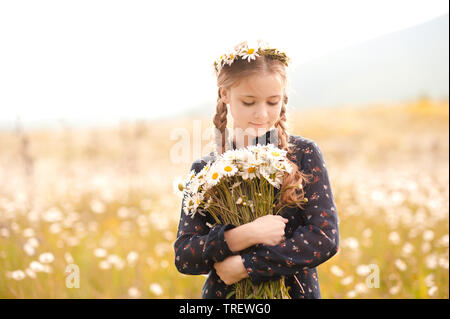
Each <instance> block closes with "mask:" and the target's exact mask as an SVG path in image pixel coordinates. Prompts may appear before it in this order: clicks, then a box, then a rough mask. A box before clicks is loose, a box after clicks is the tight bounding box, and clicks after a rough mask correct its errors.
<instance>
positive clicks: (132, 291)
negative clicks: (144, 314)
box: [128, 287, 141, 298]
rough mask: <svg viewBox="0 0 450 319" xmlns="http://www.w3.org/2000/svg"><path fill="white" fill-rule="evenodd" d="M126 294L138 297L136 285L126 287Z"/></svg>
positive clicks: (138, 292)
mask: <svg viewBox="0 0 450 319" xmlns="http://www.w3.org/2000/svg"><path fill="white" fill-rule="evenodd" d="M128 296H130V297H131V298H139V297H140V296H141V292H140V291H139V289H137V288H136V287H130V288H129V289H128Z"/></svg>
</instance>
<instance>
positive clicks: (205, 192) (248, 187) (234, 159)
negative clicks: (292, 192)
mask: <svg viewBox="0 0 450 319" xmlns="http://www.w3.org/2000/svg"><path fill="white" fill-rule="evenodd" d="M286 153H287V152H286V151H285V150H281V149H279V148H276V147H275V146H274V145H273V144H267V145H259V144H258V145H251V146H248V147H247V148H243V149H236V150H228V151H226V152H225V153H223V154H222V155H220V156H219V157H218V158H217V159H216V160H215V161H213V162H212V163H207V165H205V166H204V167H203V169H202V170H201V171H200V172H198V173H197V174H195V172H194V171H191V172H190V173H189V175H188V177H187V178H186V179H184V180H183V179H179V180H178V181H176V182H175V189H176V191H177V193H178V194H179V195H180V196H181V197H184V198H185V201H184V206H183V208H182V209H183V211H184V213H185V214H186V215H188V216H191V217H192V218H193V217H194V215H195V214H196V213H199V214H201V215H203V216H205V211H207V212H208V213H210V214H211V216H212V217H213V218H214V220H215V221H216V222H217V223H221V222H224V223H230V224H233V225H235V226H239V225H243V224H246V223H249V222H252V221H254V220H255V219H256V218H258V217H261V216H264V215H269V214H273V215H277V214H279V212H280V211H281V210H282V209H283V208H284V207H285V206H287V205H277V202H278V198H279V197H280V196H281V194H282V192H281V191H280V192H275V188H277V189H280V187H281V184H282V181H283V176H284V174H286V173H287V174H289V173H290V172H291V171H292V166H291V164H290V163H289V161H288V160H287V158H286ZM299 187H301V186H299ZM283 191H285V189H284V188H283ZM208 226H210V227H212V225H208ZM233 294H235V295H236V298H240V299H242V298H253V299H260V298H261V299H269V298H270V299H290V296H289V293H288V291H287V288H286V286H285V285H284V278H281V279H279V280H275V281H269V282H264V283H262V284H260V285H253V284H252V282H251V281H250V279H249V278H246V279H244V280H241V281H239V282H237V283H235V284H234V289H233V291H232V292H231V293H230V294H229V295H228V296H227V298H229V297H230V296H232V295H233Z"/></svg>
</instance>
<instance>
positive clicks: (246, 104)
mask: <svg viewBox="0 0 450 319" xmlns="http://www.w3.org/2000/svg"><path fill="white" fill-rule="evenodd" d="M221 90H222V91H221V94H222V97H223V100H224V102H225V103H226V104H229V105H230V112H231V116H232V117H233V122H234V125H233V126H234V127H233V129H234V131H235V132H236V128H238V129H241V130H243V131H245V132H247V134H249V135H253V136H260V135H262V134H264V133H266V132H267V131H268V130H270V129H271V128H272V126H274V125H275V123H276V122H277V120H278V118H279V116H280V111H281V105H282V99H283V82H282V80H281V78H280V76H279V75H277V74H268V75H258V76H250V77H247V78H244V79H242V80H241V81H240V83H239V85H238V86H234V87H231V88H230V89H229V90H225V89H223V88H222V89H221Z"/></svg>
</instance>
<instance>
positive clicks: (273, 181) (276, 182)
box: [262, 174, 283, 188]
mask: <svg viewBox="0 0 450 319" xmlns="http://www.w3.org/2000/svg"><path fill="white" fill-rule="evenodd" d="M262 176H263V177H264V178H265V179H266V180H267V181H268V182H269V184H270V185H272V186H273V187H275V188H280V186H281V183H282V182H283V180H282V176H280V175H279V174H275V175H274V174H271V175H269V174H262Z"/></svg>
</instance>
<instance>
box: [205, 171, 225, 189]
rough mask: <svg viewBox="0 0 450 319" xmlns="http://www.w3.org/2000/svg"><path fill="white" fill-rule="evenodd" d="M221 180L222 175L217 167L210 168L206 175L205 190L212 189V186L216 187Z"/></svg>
mask: <svg viewBox="0 0 450 319" xmlns="http://www.w3.org/2000/svg"><path fill="white" fill-rule="evenodd" d="M221 178H222V173H221V171H220V168H219V167H218V165H213V166H211V168H210V169H209V170H208V173H207V175H206V184H207V186H206V189H209V188H211V187H213V186H214V185H216V184H217V183H218V182H219V181H220V179H221Z"/></svg>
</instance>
